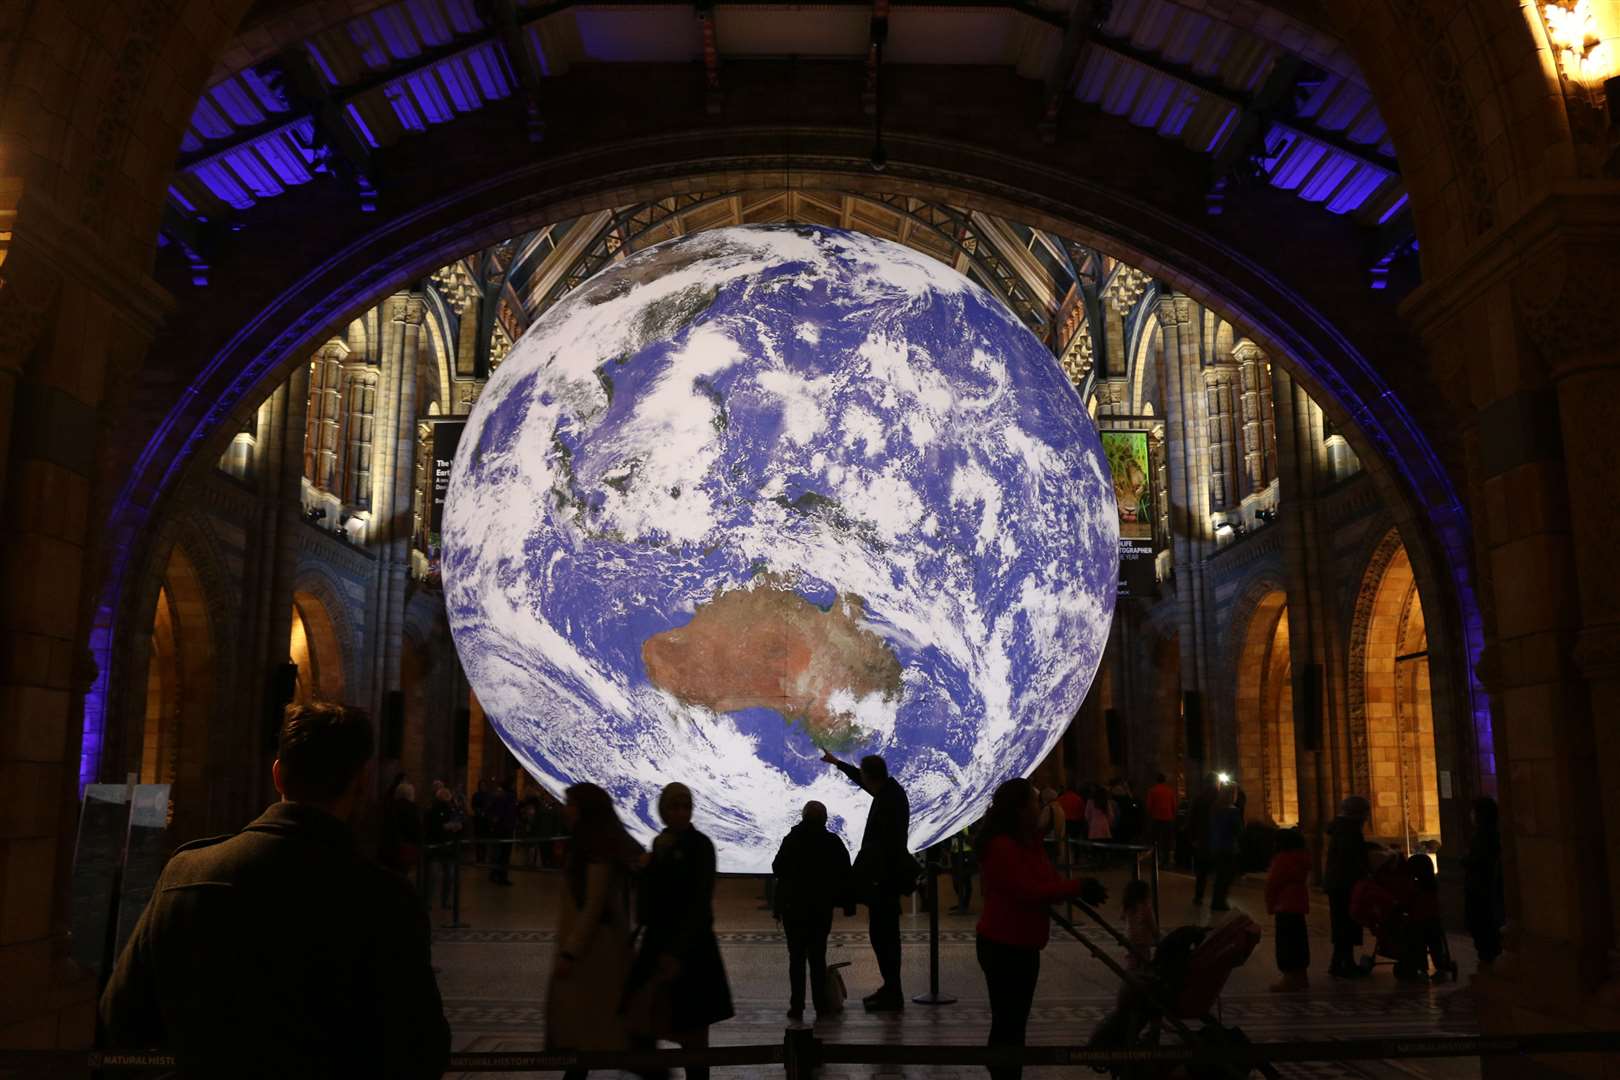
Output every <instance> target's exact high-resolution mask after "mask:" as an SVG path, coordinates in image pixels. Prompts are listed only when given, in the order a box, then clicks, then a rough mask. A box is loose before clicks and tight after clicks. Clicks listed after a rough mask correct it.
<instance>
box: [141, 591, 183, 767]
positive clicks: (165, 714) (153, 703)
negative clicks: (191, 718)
mask: <svg viewBox="0 0 1620 1080" xmlns="http://www.w3.org/2000/svg"><path fill="white" fill-rule="evenodd" d="M177 661H178V657H177V656H176V655H175V640H174V615H173V613H172V612H171V610H170V607H169V590H168V589H167V588H164V587H163V586H161V585H160V586H158V597H157V610H156V611H155V612H154V613H153V616H152V645H151V649H150V651H149V652H148V654H147V666H146V716H145V720H144V722H143V723H142V725H141V771H140V779H141V783H143V784H167V783H172V782H173V780H174V759H173V754H174V749H175V744H176V739H177V736H178V734H179V731H178V720H179V717H178V713H179V708H180V701H179V694H180V672H179V668H178V663H177Z"/></svg>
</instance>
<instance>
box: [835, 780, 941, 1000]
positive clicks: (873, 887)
mask: <svg viewBox="0 0 1620 1080" xmlns="http://www.w3.org/2000/svg"><path fill="white" fill-rule="evenodd" d="M821 760H822V761H825V762H826V763H827V764H829V765H835V766H837V767H838V771H840V772H842V773H843V774H844V775H845V776H847V777H849V778H850V779H851V780H852V781H854V782H855V783H856V784H858V785H860V787H861V789H862V790H864V791H865V792H866V793H867V794H869V795H871V796H872V810H871V812H870V813H869V814H867V815H866V830H865V832H863V833H862V834H861V850H860V853H859V854H857V855H856V856H855V865H854V868H853V874H852V878H853V882H854V885H855V888H856V890H857V892H858V893H859V894H860V895H861V898H862V899H863V900H865V901H866V910H867V916H868V921H867V932H868V933H869V934H870V936H871V938H872V952H873V953H875V954H876V955H877V962H878V971H879V972H880V973H881V974H882V976H883V985H882V986H881V987H879V988H878V990H877V992H876V993H873V994H868V995H867V996H866V998H865V999H864V1002H865V1005H866V1008H867V1009H868V1010H869V1011H871V1012H893V1011H895V1010H898V1009H903V1008H905V1004H906V999H905V995H904V993H903V992H902V991H901V986H900V898H901V897H902V896H905V895H907V894H909V893H910V892H911V890H912V889H914V888H916V887H917V875H918V873H919V872H920V868H919V867H918V866H917V860H916V859H914V858H912V857H911V852H910V850H909V848H908V844H909V840H908V838H909V835H910V832H911V802H910V800H908V799H907V798H906V792H905V789H904V788H902V787H901V786H900V784H899V782H898V781H896V780H895V779H894V778H893V777H892V776H890V775H889V766H888V764H887V763H886V762H885V761H884V760H883V759H882V758H880V757H878V756H877V755H876V754H869V755H867V756H866V757H863V758H862V759H861V767H860V768H858V769H857V768H856V767H855V766H853V765H851V764H849V763H848V762H844V761H839V760H838V759H837V758H835V757H833V755H832V753H831V752H827V753H823V754H822V755H821Z"/></svg>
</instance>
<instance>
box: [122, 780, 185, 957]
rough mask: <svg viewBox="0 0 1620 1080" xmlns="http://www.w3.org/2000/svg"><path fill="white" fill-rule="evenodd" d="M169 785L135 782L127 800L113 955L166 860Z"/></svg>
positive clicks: (130, 930) (130, 929)
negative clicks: (131, 795) (128, 804)
mask: <svg viewBox="0 0 1620 1080" xmlns="http://www.w3.org/2000/svg"><path fill="white" fill-rule="evenodd" d="M171 846H172V845H171V843H170V840H169V785H168V784H137V785H135V795H134V798H133V799H131V800H130V809H129V840H128V842H127V843H126V844H125V846H124V872H123V874H122V876H121V877H120V878H119V882H118V934H117V938H116V940H115V941H114V943H113V955H114V956H117V955H118V954H119V953H120V952H122V951H123V949H124V943H125V942H127V941H128V940H129V935H130V934H131V933H133V932H134V930H135V924H136V923H137V922H138V921H140V917H141V912H143V911H145V910H146V902H147V901H148V900H150V899H151V898H152V890H153V889H155V888H156V887H157V880H158V875H159V874H161V873H163V865H164V863H166V862H168V861H169V852H170V848H171Z"/></svg>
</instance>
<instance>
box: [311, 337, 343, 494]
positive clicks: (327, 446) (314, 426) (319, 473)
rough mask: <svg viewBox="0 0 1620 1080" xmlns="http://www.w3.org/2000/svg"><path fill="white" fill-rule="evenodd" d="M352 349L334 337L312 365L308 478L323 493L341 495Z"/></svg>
mask: <svg viewBox="0 0 1620 1080" xmlns="http://www.w3.org/2000/svg"><path fill="white" fill-rule="evenodd" d="M348 355H349V346H348V344H347V343H346V342H344V341H343V340H342V339H341V338H333V339H332V340H331V341H328V342H327V343H326V344H325V345H322V346H321V349H320V351H319V352H317V353H316V354H315V358H314V360H313V361H312V362H311V364H310V379H309V408H308V426H307V427H306V429H305V436H304V475H305V476H307V477H309V482H310V483H311V484H313V485H315V486H316V487H317V488H319V489H320V490H322V491H330V492H334V493H336V492H338V490H339V487H338V482H337V460H338V453H339V450H340V447H339V445H338V438H339V428H340V427H341V425H342V420H343V384H344V376H343V361H344V359H345V358H347V357H348Z"/></svg>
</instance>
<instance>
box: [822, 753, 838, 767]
mask: <svg viewBox="0 0 1620 1080" xmlns="http://www.w3.org/2000/svg"><path fill="white" fill-rule="evenodd" d="M821 760H822V761H825V762H826V763H827V764H829V765H836V764H838V759H837V758H835V757H833V752H832V751H831V750H823V751H822V752H821Z"/></svg>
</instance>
